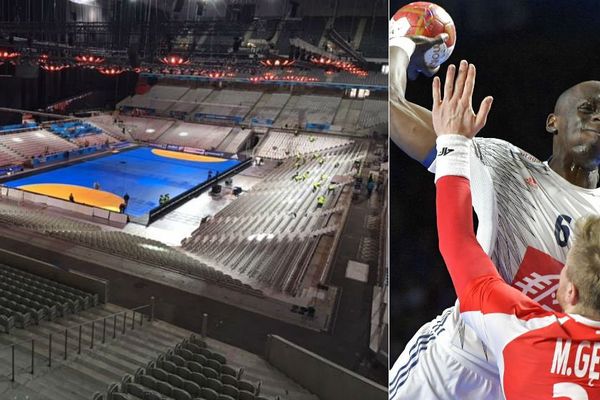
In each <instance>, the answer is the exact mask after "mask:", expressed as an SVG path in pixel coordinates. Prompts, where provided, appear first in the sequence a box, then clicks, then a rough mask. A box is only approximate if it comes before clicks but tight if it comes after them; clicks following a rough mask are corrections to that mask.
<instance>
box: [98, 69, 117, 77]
mask: <svg viewBox="0 0 600 400" xmlns="http://www.w3.org/2000/svg"><path fill="white" fill-rule="evenodd" d="M98 72H100V73H101V74H102V75H107V76H116V75H119V74H121V73H123V69H122V68H121V67H101V68H98Z"/></svg>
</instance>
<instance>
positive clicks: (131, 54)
mask: <svg viewBox="0 0 600 400" xmlns="http://www.w3.org/2000/svg"><path fill="white" fill-rule="evenodd" d="M376 2H377V1H376ZM376 2H374V3H376ZM338 3H339V4H342V5H343V6H348V5H349V4H350V3H353V4H354V5H360V7H359V8H356V9H352V10H351V11H352V12H357V13H359V14H360V15H361V18H373V15H374V14H375V13H374V12H373V7H375V6H374V3H370V2H369V5H368V6H366V8H365V2H362V1H360V0H353V1H344V0H334V1H332V2H331V3H330V4H329V3H328V4H327V5H324V4H323V2H322V0H320V1H316V0H314V1H313V0H303V1H302V5H301V7H305V6H306V8H303V9H302V10H303V12H304V13H307V14H310V13H313V12H314V13H317V14H319V13H323V12H325V11H322V9H324V8H326V9H327V10H326V12H327V13H329V14H331V13H332V8H333V9H334V10H336V9H337V7H338ZM266 6H269V7H266ZM202 7H213V8H214V9H212V11H211V10H206V9H204V10H202V9H201V8H202ZM260 7H263V8H265V9H266V10H265V11H263V12H262V13H263V14H265V15H269V14H270V15H273V14H274V13H275V14H278V13H284V14H285V15H286V16H285V17H281V16H271V17H263V18H259V17H256V15H257V14H259V13H258V12H257V10H258V9H259V8H260ZM298 7H299V2H298V1H287V0H285V1H284V0H0V50H6V51H17V52H19V53H20V57H19V59H18V60H14V61H13V63H16V64H18V63H23V62H28V63H30V64H34V63H36V62H38V61H39V57H40V56H41V55H46V56H47V57H49V59H47V60H46V63H47V64H49V65H55V66H62V65H66V64H69V63H72V62H73V61H72V60H73V58H74V57H75V56H78V55H82V54H88V55H97V56H101V57H103V58H105V59H106V60H107V63H110V64H111V65H114V66H117V67H123V68H126V67H139V66H141V65H145V66H147V67H149V68H155V67H157V66H160V62H159V60H160V59H161V58H162V57H165V56H169V55H172V54H176V55H181V56H184V57H185V58H187V59H191V60H193V61H192V63H193V64H195V65H196V66H198V67H200V66H202V65H203V64H206V62H207V61H208V62H209V64H210V63H214V62H215V61H216V62H218V60H219V59H223V60H227V61H231V60H234V61H235V63H237V64H238V65H243V64H249V65H250V64H254V65H258V64H259V61H260V60H264V59H269V58H272V57H276V56H278V55H279V57H281V56H286V55H287V51H289V52H290V55H289V56H290V58H292V57H293V58H294V59H295V60H296V61H297V63H296V66H297V67H301V68H311V64H310V59H311V56H319V57H322V56H323V54H321V53H322V51H321V52H320V53H314V52H312V53H311V51H310V49H309V50H306V49H305V48H303V49H300V50H299V52H300V53H301V54H300V55H298V54H297V53H298V52H296V54H294V55H292V54H291V53H292V52H293V49H294V47H293V46H292V47H291V48H290V47H289V46H288V50H285V51H286V52H285V53H281V52H279V49H278V48H273V46H272V44H271V46H269V42H268V41H266V40H262V42H264V43H262V45H261V44H260V43H259V44H258V47H257V46H256V45H254V44H252V46H251V45H250V43H244V45H243V46H241V47H240V45H241V44H242V40H243V39H242V38H243V37H244V36H245V35H247V33H248V32H249V31H250V29H251V30H252V31H253V32H257V33H260V32H267V29H273V25H270V26H271V28H267V21H275V25H276V26H277V28H276V31H277V32H279V33H278V34H282V32H285V33H286V35H288V36H289V38H293V37H298V38H302V37H303V35H308V34H307V33H306V28H307V27H306V26H305V24H303V20H302V19H301V18H300V17H297V16H296V14H297V13H298ZM361 8H365V9H364V10H362V9H361ZM340 9H341V8H340ZM205 11H206V12H205ZM201 12H202V14H203V15H199V14H201ZM211 12H212V13H214V12H216V14H214V15H215V16H210V15H211ZM334 12H335V11H334ZM206 15H209V16H206ZM305 18H306V17H305ZM308 18H313V17H308ZM314 18H316V19H319V18H323V17H314ZM328 18H329V17H328ZM386 18H387V17H386ZM277 21H280V22H277ZM321 32H323V28H321ZM337 36H339V35H337ZM265 37H266V36H265ZM328 37H329V38H330V39H331V38H332V35H331V34H330V33H328ZM286 40H288V39H286ZM332 40H333V39H332ZM336 40H341V42H342V43H339V45H338V50H339V52H338V54H333V53H331V54H329V55H331V57H330V58H332V59H334V58H338V57H339V56H343V57H345V58H346V59H347V60H348V61H351V62H355V63H357V64H358V65H359V66H362V67H364V66H366V60H365V59H364V58H363V57H362V56H361V55H360V54H359V53H356V52H355V51H353V49H352V48H349V46H345V44H346V43H343V42H344V39H343V38H341V37H340V38H339V39H336ZM333 41H335V40H333ZM261 46H262V47H261ZM313 47H314V46H313ZM236 48H237V49H239V50H236ZM232 49H233V50H232ZM278 52H279V53H278ZM329 55H328V54H326V55H325V56H326V57H329ZM207 58H209V60H208V59H207ZM0 62H2V60H0Z"/></svg>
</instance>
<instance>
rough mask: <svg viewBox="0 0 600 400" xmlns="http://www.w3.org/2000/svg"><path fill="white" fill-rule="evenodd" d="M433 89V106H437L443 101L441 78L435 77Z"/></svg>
mask: <svg viewBox="0 0 600 400" xmlns="http://www.w3.org/2000/svg"><path fill="white" fill-rule="evenodd" d="M431 86H432V87H431V89H432V97H433V108H436V107H438V106H439V105H440V103H441V102H442V93H441V92H440V90H441V86H442V84H441V83H440V78H439V77H437V76H436V77H435V78H433V83H432V85H431Z"/></svg>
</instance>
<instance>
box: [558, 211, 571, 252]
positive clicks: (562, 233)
mask: <svg viewBox="0 0 600 400" xmlns="http://www.w3.org/2000/svg"><path fill="white" fill-rule="evenodd" d="M572 220H573V218H571V217H569V216H568V215H559V216H558V218H556V223H555V224H554V237H555V238H556V242H557V243H558V245H559V246H560V247H565V246H566V245H567V243H568V242H569V235H570V234H571V227H570V226H569V224H570V223H571V221H572Z"/></svg>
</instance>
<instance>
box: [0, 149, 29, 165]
mask: <svg viewBox="0 0 600 400" xmlns="http://www.w3.org/2000/svg"><path fill="white" fill-rule="evenodd" d="M25 160H26V157H25V156H23V155H21V154H19V153H16V152H15V151H14V150H11V149H10V148H8V147H6V146H3V145H0V166H5V165H15V164H21V163H23V162H24V161H25Z"/></svg>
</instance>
